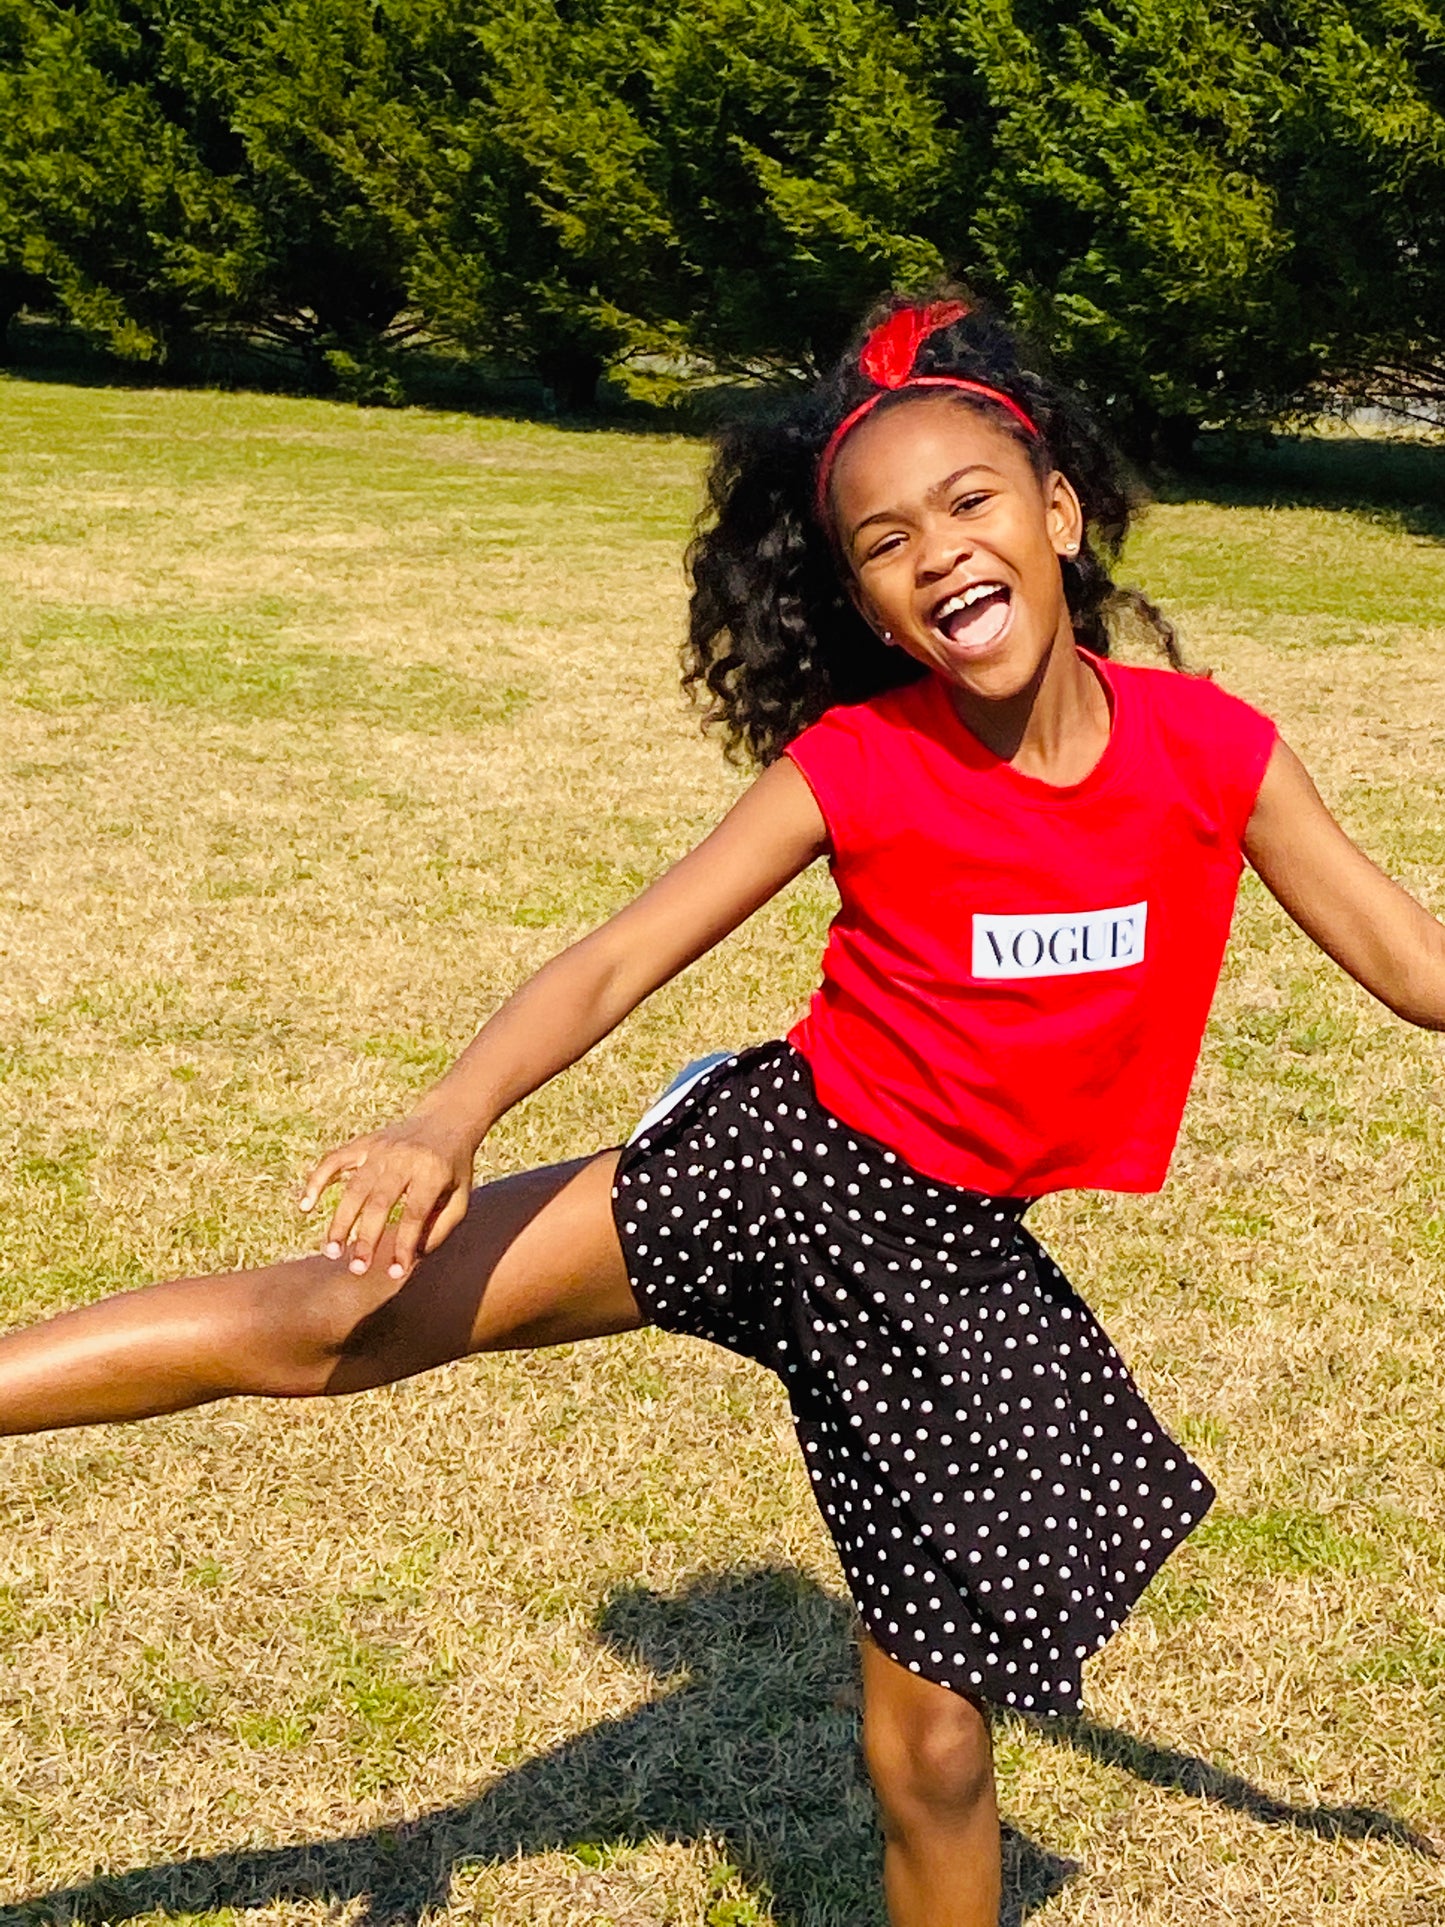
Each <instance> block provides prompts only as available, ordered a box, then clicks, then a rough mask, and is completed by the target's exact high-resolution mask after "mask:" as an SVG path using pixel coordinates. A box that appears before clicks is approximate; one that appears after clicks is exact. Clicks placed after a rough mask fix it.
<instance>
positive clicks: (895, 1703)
mask: <svg viewBox="0 0 1445 1927" xmlns="http://www.w3.org/2000/svg"><path fill="white" fill-rule="evenodd" d="M862 1645H863V1755H864V1758H865V1759H866V1761H867V1763H868V1771H869V1774H870V1776H871V1778H872V1781H873V1789H874V1792H875V1793H876V1794H877V1796H878V1806H879V1810H880V1814H881V1817H882V1821H883V1838H884V1856H883V1886H884V1891H885V1893H886V1895H887V1900H888V1918H889V1920H890V1921H891V1922H892V1923H893V1927H998V1912H999V1902H1000V1899H1001V1888H1002V1874H1001V1868H1000V1852H999V1826H998V1804H997V1801H996V1799H995V1795H994V1784H993V1745H992V1742H991V1740H990V1738H989V1730H988V1718H987V1715H986V1714H985V1713H984V1712H983V1711H982V1709H981V1708H980V1707H978V1706H975V1705H974V1704H973V1702H972V1701H971V1700H966V1699H961V1698H960V1697H959V1695H958V1694H957V1693H951V1692H949V1691H948V1690H947V1688H946V1687H942V1686H935V1685H934V1684H933V1682H932V1681H931V1680H925V1679H920V1678H919V1677H918V1675H917V1674H916V1673H910V1672H909V1670H908V1668H907V1667H906V1666H901V1665H900V1664H899V1663H898V1661H897V1660H896V1659H890V1658H889V1657H888V1655H887V1654H886V1653H885V1652H884V1651H883V1649H882V1648H881V1647H880V1646H878V1645H876V1644H875V1643H874V1642H873V1641H872V1640H871V1639H869V1638H868V1637H867V1636H866V1635H865V1636H864V1638H863V1642H862Z"/></svg>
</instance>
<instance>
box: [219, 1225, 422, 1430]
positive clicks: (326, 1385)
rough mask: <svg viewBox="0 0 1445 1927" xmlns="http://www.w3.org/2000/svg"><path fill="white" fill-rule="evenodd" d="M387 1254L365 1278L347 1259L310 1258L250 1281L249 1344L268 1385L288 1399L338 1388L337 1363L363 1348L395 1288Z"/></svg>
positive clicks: (246, 1306) (245, 1311) (246, 1302)
mask: <svg viewBox="0 0 1445 1927" xmlns="http://www.w3.org/2000/svg"><path fill="white" fill-rule="evenodd" d="M386 1257H387V1254H386V1253H378V1262H377V1263H376V1264H374V1265H373V1266H372V1268H371V1271H370V1272H368V1273H367V1274H366V1276H364V1277H359V1278H358V1277H354V1276H352V1274H351V1273H350V1272H349V1271H348V1270H347V1268H346V1265H345V1263H344V1262H338V1261H337V1260H334V1259H329V1258H322V1257H312V1258H298V1259H295V1260H294V1261H292V1262H291V1263H290V1264H282V1265H272V1266H268V1267H267V1269H266V1270H264V1271H260V1272H256V1273H254V1274H253V1275H252V1276H251V1277H250V1278H249V1279H247V1280H246V1281H245V1285H244V1287H243V1291H244V1298H243V1304H242V1307H241V1317H242V1319H243V1321H244V1323H245V1325H246V1327H247V1332H246V1339H247V1349H248V1351H249V1353H250V1355H251V1356H252V1357H253V1358H254V1359H256V1360H257V1361H258V1363H260V1364H261V1366H262V1370H263V1371H264V1374H265V1378H266V1383H265V1385H264V1387H263V1388H258V1389H264V1390H265V1391H267V1392H270V1393H271V1394H272V1395H273V1396H277V1397H282V1398H310V1397H319V1396H320V1395H322V1394H323V1393H325V1392H328V1391H331V1390H333V1389H334V1388H335V1375H336V1368H337V1365H338V1363H339V1362H340V1361H341V1360H342V1359H344V1358H347V1357H349V1356H351V1355H352V1354H353V1353H354V1352H356V1351H357V1350H361V1349H365V1347H366V1344H367V1342H368V1335H369V1332H370V1330H371V1329H372V1328H374V1326H375V1324H376V1318H377V1313H378V1311H379V1310H380V1308H381V1306H382V1305H383V1304H384V1303H385V1302H386V1301H387V1300H388V1299H390V1298H391V1297H392V1296H394V1294H395V1292H396V1289H397V1287H396V1286H395V1284H393V1283H392V1282H391V1281H390V1280H388V1279H387V1277H386V1271H385V1260H386Z"/></svg>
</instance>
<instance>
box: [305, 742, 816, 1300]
mask: <svg viewBox="0 0 1445 1927" xmlns="http://www.w3.org/2000/svg"><path fill="white" fill-rule="evenodd" d="M826 841H827V832H826V829H825V826H824V822H823V815H822V812H821V811H820V810H819V808H818V805H817V803H816V802H815V801H814V799H813V793H812V791H811V790H810V789H809V788H808V785H807V783H806V782H805V781H804V779H803V777H802V775H801V774H800V773H799V771H798V769H797V767H796V766H795V765H794V764H793V763H792V762H790V761H788V760H787V758H783V759H782V760H780V761H779V762H776V763H774V764H773V765H772V767H771V768H770V769H768V770H767V771H766V772H765V773H764V774H763V775H762V776H760V777H759V778H758V780H757V781H756V782H755V783H754V784H753V785H752V786H751V788H749V789H748V790H746V791H745V792H744V794H743V796H742V797H741V798H740V800H739V801H738V802H737V803H736V804H735V805H734V806H733V808H732V809H731V810H730V811H729V812H728V814H727V816H725V817H724V818H723V820H722V822H721V823H720V824H719V825H718V827H717V828H716V829H715V830H714V831H713V832H712V834H711V835H710V836H708V837H706V838H705V839H704V840H703V841H702V842H701V843H699V844H698V845H697V847H696V848H695V849H694V850H692V851H691V852H690V853H689V854H688V855H687V856H685V857H683V858H682V860H681V862H679V863H677V864H675V865H674V866H673V868H672V869H670V870H668V871H667V872H666V873H665V874H664V875H663V876H661V877H659V878H658V880H657V882H656V883H654V884H652V885H650V886H649V888H648V889H646V890H644V891H643V892H642V894H641V896H639V897H637V898H636V899H635V900H634V901H633V902H632V903H630V904H629V905H628V906H627V907H626V909H624V910H621V911H619V912H618V914H617V915H616V916H615V917H612V918H611V919H610V920H609V921H608V922H607V923H605V924H603V925H602V926H601V928H600V929H597V930H594V931H593V932H592V934H591V935H590V936H587V937H584V938H583V939H582V940H581V941H580V942H579V943H575V944H573V945H572V946H571V948H570V949H567V950H564V951H563V952H562V953H561V955H560V956H558V957H554V958H553V960H552V961H551V963H549V964H546V965H544V967H543V968H542V969H541V970H539V971H538V972H537V974H536V976H535V977H532V978H531V979H529V981H528V982H527V983H525V984H523V986H522V988H521V989H520V990H518V991H517V992H516V994H515V995H514V996H512V997H511V998H509V999H508V1001H507V1002H506V1003H505V1004H503V1005H502V1007H501V1009H500V1010H499V1011H498V1012H497V1013H496V1015H495V1016H494V1017H492V1018H491V1019H490V1020H489V1021H488V1022H487V1023H486V1024H485V1025H484V1026H483V1028H482V1030H481V1031H480V1032H479V1033H478V1034H477V1036H476V1037H475V1038H474V1039H473V1040H472V1042H471V1043H470V1044H469V1045H468V1046H467V1048H466V1050H464V1051H463V1052H462V1054H461V1056H460V1057H459V1058H458V1059H457V1061H456V1063H455V1064H453V1066H452V1067H451V1069H450V1070H449V1071H448V1072H447V1073H446V1075H445V1076H444V1077H442V1078H441V1079H440V1080H439V1081H438V1082H437V1083H436V1084H435V1085H433V1087H432V1088H431V1090H430V1091H428V1092H427V1093H426V1095H425V1096H424V1097H423V1098H422V1100H421V1102H420V1103H419V1104H418V1105H417V1107H416V1109H415V1110H414V1111H412V1112H411V1113H410V1115H409V1116H407V1117H405V1118H402V1119H400V1120H399V1121H398V1122H397V1123H395V1124H391V1125H388V1126H387V1127H386V1129H384V1130H381V1131H374V1132H370V1133H368V1134H367V1135H366V1136H363V1137H359V1138H354V1139H353V1140H352V1141H351V1142H350V1143H349V1144H344V1145H342V1146H340V1147H339V1149H337V1150H335V1151H331V1152H329V1153H328V1154H327V1155H326V1156H325V1157H324V1158H322V1159H321V1161H320V1163H319V1164H317V1166H316V1168H315V1169H314V1170H313V1171H312V1172H311V1174H310V1176H309V1177H308V1178H307V1180H306V1185H305V1190H304V1192H303V1195H302V1200H301V1203H302V1208H303V1210H310V1209H311V1207H312V1206H313V1205H314V1204H315V1202H316V1199H317V1198H318V1196H319V1195H320V1193H321V1192H322V1191H323V1190H324V1189H325V1188H326V1186H327V1185H329V1184H331V1183H332V1182H334V1180H336V1179H337V1178H339V1177H343V1176H346V1174H348V1173H349V1174H350V1176H349V1179H348V1181H347V1183H346V1185H345V1188H344V1189H343V1191H342V1194H341V1197H340V1199H339V1201H338V1203H337V1206H336V1209H335V1212H334V1213H333V1215H332V1219H331V1223H330V1226H329V1228H328V1230H327V1244H326V1249H327V1252H328V1254H329V1255H330V1256H332V1257H338V1256H340V1254H341V1251H342V1248H343V1247H344V1246H345V1245H346V1244H348V1243H349V1244H350V1246H351V1252H350V1265H351V1269H352V1271H354V1272H358V1273H359V1272H364V1271H366V1270H368V1269H369V1268H370V1265H371V1262H372V1258H373V1256H374V1254H375V1250H376V1243H377V1240H378V1238H379V1237H380V1235H381V1232H382V1230H383V1228H384V1226H385V1225H386V1222H387V1219H388V1217H389V1215H390V1213H391V1212H392V1210H393V1209H394V1207H395V1206H396V1205H397V1204H398V1203H399V1204H400V1205H401V1207H402V1215H401V1219H400V1222H399V1224H398V1226H397V1237H396V1247H395V1252H394V1254H393V1257H392V1261H391V1264H390V1266H389V1275H390V1276H391V1277H392V1278H396V1279H401V1278H405V1277H406V1276H407V1275H408V1274H409V1273H410V1271H411V1269H412V1267H413V1266H414V1264H415V1263H416V1260H417V1258H418V1256H419V1255H420V1253H421V1252H422V1251H432V1250H435V1248H436V1246H437V1245H438V1244H439V1243H440V1242H441V1240H442V1239H443V1238H445V1237H446V1236H447V1234H448V1232H450V1231H452V1230H453V1229H454V1228H455V1227H456V1226H457V1225H458V1224H459V1223H460V1222H461V1219H462V1217H463V1216H464V1214H465V1212H466V1208H467V1200H468V1197H469V1196H470V1194H471V1182H472V1166H473V1162H474V1160H475V1157H476V1153H477V1149H478V1147H479V1146H480V1144H481V1142H482V1140H483V1138H485V1136H486V1135H487V1132H488V1131H489V1130H491V1128H492V1126H493V1125H494V1124H495V1123H496V1121H497V1119H498V1118H499V1117H501V1115H502V1114H503V1112H505V1111H507V1110H509V1109H510V1108H511V1106H512V1105H513V1104H516V1103H517V1102H518V1101H519V1100H520V1099H521V1098H523V1097H526V1096H527V1095H528V1094H529V1093H530V1092H532V1091H535V1090H536V1089H538V1087H539V1086H540V1085H543V1084H545V1083H546V1082H547V1080H548V1079H549V1078H551V1077H555V1076H556V1074H557V1072H558V1071H561V1070H565V1069H566V1067H567V1066H568V1065H569V1064H572V1063H575V1062H576V1060H577V1059H578V1058H579V1057H582V1056H583V1055H585V1053H586V1052H587V1051H589V1050H590V1049H591V1048H592V1046H593V1045H594V1044H595V1043H597V1042H598V1041H599V1040H600V1039H601V1038H603V1037H605V1036H606V1035H607V1033H608V1032H609V1031H610V1030H612V1029H614V1028H615V1026H616V1025H618V1024H620V1023H621V1022H622V1020H623V1018H624V1017H626V1016H627V1015H628V1014H629V1013H630V1012H631V1011H633V1010H635V1009H636V1007H637V1006H638V1004H640V1003H641V1002H642V1001H643V999H644V998H645V997H648V996H649V995H650V994H651V993H652V992H653V991H654V990H656V989H657V988H658V987H659V986H660V985H662V984H665V983H666V982H667V981H668V980H669V978H671V977H675V976H676V975H677V973H678V972H679V971H680V970H683V969H685V968H686V967H687V965H688V964H690V963H694V962H695V961H696V960H697V959H698V958H699V957H701V956H703V955H704V954H705V953H706V952H707V951H709V950H711V949H712V947H713V946H714V944H717V943H719V942H720V941H721V940H722V939H723V938H724V937H725V936H727V935H728V933H729V932H730V931H732V930H735V929H736V928H737V926H738V925H739V924H740V923H742V922H743V921H744V920H745V919H746V918H747V917H749V916H751V915H752V913H753V911H755V910H757V909H759V908H760V907H761V906H762V905H763V904H764V903H766V902H767V901H768V899H769V898H770V897H772V896H775V895H776V894H777V892H778V891H779V890H780V889H782V887H783V885H784V884H785V883H788V882H789V881H790V880H791V879H792V878H793V877H795V876H797V875H798V873H799V872H800V871H802V870H804V869H806V868H807V866H808V864H809V863H811V862H812V861H813V859H814V858H815V857H816V856H818V855H820V854H821V853H822V851H823V849H824V847H825V845H826Z"/></svg>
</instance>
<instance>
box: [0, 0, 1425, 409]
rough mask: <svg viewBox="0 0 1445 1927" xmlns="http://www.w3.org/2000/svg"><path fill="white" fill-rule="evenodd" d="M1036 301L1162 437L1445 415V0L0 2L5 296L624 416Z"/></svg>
mask: <svg viewBox="0 0 1445 1927" xmlns="http://www.w3.org/2000/svg"><path fill="white" fill-rule="evenodd" d="M943 272H951V273H954V274H958V275H961V276H962V277H963V278H965V279H966V280H968V281H969V282H970V283H971V284H973V285H974V286H976V287H978V288H980V289H982V290H984V291H985V292H988V293H991V294H993V295H995V296H996V297H999V298H1002V299H1003V300H1005V301H1006V302H1007V303H1009V304H1010V305H1011V306H1012V307H1013V308H1014V309H1015V310H1016V311H1017V312H1019V313H1020V314H1021V315H1022V316H1023V317H1024V318H1025V319H1026V320H1027V321H1028V322H1029V323H1030V324H1031V325H1032V327H1033V328H1034V329H1035V331H1036V332H1037V333H1038V334H1039V335H1041V336H1042V337H1043V338H1044V339H1045V340H1046V341H1047V342H1048V343H1049V344H1050V345H1051V347H1052V349H1053V351H1054V353H1055V356H1056V358H1057V360H1058V361H1059V363H1060V365H1061V366H1062V367H1063V368H1064V369H1065V370H1066V371H1067V372H1068V373H1070V374H1071V375H1073V376H1074V377H1075V378H1077V379H1079V380H1080V381H1082V382H1084V383H1085V384H1086V385H1087V386H1088V387H1089V388H1090V389H1091V390H1092V391H1093V392H1095V393H1096V394H1097V395H1098V396H1099V397H1100V398H1101V399H1103V400H1106V401H1107V402H1109V404H1110V405H1111V406H1112V408H1113V409H1114V410H1115V411H1116V412H1117V413H1118V414H1119V415H1120V417H1121V418H1122V419H1123V420H1124V421H1125V422H1126V423H1128V424H1130V425H1131V426H1132V429H1133V434H1134V438H1135V439H1136V441H1138V442H1139V443H1141V444H1147V443H1150V442H1153V443H1156V444H1157V443H1158V442H1159V441H1160V440H1161V439H1162V440H1163V441H1165V442H1168V441H1169V440H1170V439H1171V437H1173V438H1177V437H1178V436H1179V435H1180V434H1181V433H1187V432H1188V430H1189V429H1190V428H1191V427H1192V426H1193V425H1194V424H1196V423H1197V422H1199V421H1201V420H1212V421H1230V420H1236V421H1237V420H1248V419H1262V418H1266V417H1269V416H1271V415H1274V414H1278V413H1279V412H1280V411H1282V410H1285V409H1288V408H1290V407H1294V406H1301V405H1308V404H1309V403H1311V402H1313V401H1315V400H1317V399H1319V398H1321V397H1322V396H1325V395H1329V394H1335V395H1338V394H1347V395H1349V396H1351V397H1356V398H1362V397H1369V396H1372V395H1381V394H1390V395H1394V396H1406V397H1411V398H1413V399H1415V400H1420V401H1428V400H1430V399H1432V398H1434V399H1438V398H1439V396H1440V395H1441V393H1442V391H1445V12H1442V11H1441V9H1440V8H1439V7H1437V6H1432V5H1430V4H1428V0H1354V3H1352V4H1347V0H1290V3H1289V4H1280V5H1264V4H1250V0H1214V3H1213V4H1206V3H1205V0H1102V3H1101V4H1095V5H1086V4H1078V0H1061V3H1060V0H669V3H668V4H664V3H663V0H486V3H485V4H484V3H483V0H368V3H367V4H365V5H363V4H361V0H254V3H253V4H250V5H243V4H240V3H239V0H70V3H69V4H65V0H0V308H3V309H4V310H5V311H6V314H7V315H8V313H9V312H13V310H14V309H15V308H16V307H17V306H18V305H20V304H21V303H22V302H29V303H31V304H32V305H33V304H36V303H41V304H44V303H49V304H50V305H52V306H54V307H56V308H57V309H58V310H59V311H61V312H62V313H64V314H65V315H67V316H68V317H70V318H71V319H73V320H74V321H76V322H77V323H79V324H80V325H81V326H82V327H84V328H85V329H87V330H88V331H90V332H91V333H93V334H95V335H97V336H98V337H100V338H102V339H104V340H105V341H107V342H108V343H109V344H110V345H112V346H113V347H114V348H116V349H117V350H119V351H120V352H121V353H123V354H128V355H133V356H138V357H149V358H165V357H175V356H178V355H185V354H186V353H193V352H194V351H195V348H196V345H197V344H198V343H204V342H207V341H214V340H216V339H217V338H223V339H230V340H238V339H244V340H246V341H248V342H251V343H257V342H262V343H265V342H270V343H276V344H285V345H286V346H287V348H288V349H289V351H290V352H292V353H294V354H298V355H299V356H300V357H301V358H302V360H303V362H304V363H305V364H307V365H308V366H309V367H310V368H311V369H312V370H313V371H314V372H315V374H316V376H317V377H318V378H324V379H330V380H332V381H334V382H337V383H339V384H340V385H341V386H342V387H343V388H344V389H346V390H347V391H349V392H352V393H356V394H361V395H373V396H377V397H382V396H385V395H386V394H387V393H389V392H392V389H393V387H394V369H395V366H396V357H397V355H398V353H399V350H400V348H401V346H402V345H403V344H405V343H406V342H407V341H408V340H411V339H414V338H416V337H417V336H419V335H425V336H428V337H430V338H431V339H433V340H436V339H442V340H447V341H450V342H454V343H457V344H460V345H461V346H462V347H464V348H465V349H467V350H468V351H470V352H472V353H476V354H480V355H482V356H485V357H489V358H491V359H493V360H495V361H499V362H504V363H506V364H509V365H512V366H516V367H520V368H524V369H530V370H533V371H535V372H537V373H538V374H540V375H541V376H542V378H543V379H544V380H546V381H547V382H548V383H549V384H550V385H551V386H552V387H553V388H554V389H555V390H556V391H557V392H558V394H559V395H560V397H561V398H562V399H563V400H564V401H566V402H572V401H578V400H585V399H586V398H587V397H588V396H589V395H590V393H591V392H592V390H593V389H594V388H595V384H596V380H597V378H598V376H599V374H600V373H601V372H602V371H603V370H604V369H605V368H606V367H608V366H609V365H612V364H615V363H617V362H618V361H619V360H621V359H623V358H626V357H629V356H631V357H636V356H638V355H640V354H647V353H654V354H657V353H660V354H664V355H667V356H669V357H670V358H672V360H673V361H674V363H676V364H677V365H682V366H687V365H692V364H694V363H696V362H702V363H705V364H708V365H712V366H721V367H724V368H729V367H731V368H738V367H744V368H753V369H759V368H784V369H786V368H796V367H803V366H807V365H808V364H809V363H810V362H812V361H815V360H816V359H817V358H819V357H820V356H823V355H826V354H829V353H831V352H833V351H834V350H835V349H836V348H837V346H838V345H839V342H840V339H841V338H842V336H843V335H845V334H846V332H847V330H848V329H849V327H850V326H851V325H852V322H853V320H854V319H855V317H856V315H857V313H858V311H859V309H860V308H861V307H863V306H865V305H866V304H867V302H868V301H869V300H870V299H872V298H873V297H874V296H875V295H876V294H877V293H878V292H879V291H880V290H881V289H882V288H884V287H886V286H888V285H890V284H896V283H900V282H901V283H905V284H909V283H912V284H918V285H922V284H923V283H925V282H927V281H928V280H930V279H931V278H933V277H935V276H937V275H939V274H941V273H943Z"/></svg>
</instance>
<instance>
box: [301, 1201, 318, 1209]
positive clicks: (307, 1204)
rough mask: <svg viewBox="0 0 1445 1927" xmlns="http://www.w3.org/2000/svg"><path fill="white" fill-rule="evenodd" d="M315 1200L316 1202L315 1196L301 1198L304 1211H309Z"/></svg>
mask: <svg viewBox="0 0 1445 1927" xmlns="http://www.w3.org/2000/svg"><path fill="white" fill-rule="evenodd" d="M315 1202H316V1200H315V1198H303V1199H302V1200H301V1209H302V1210H303V1211H309V1210H310V1209H311V1207H312V1205H313V1204H315Z"/></svg>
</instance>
